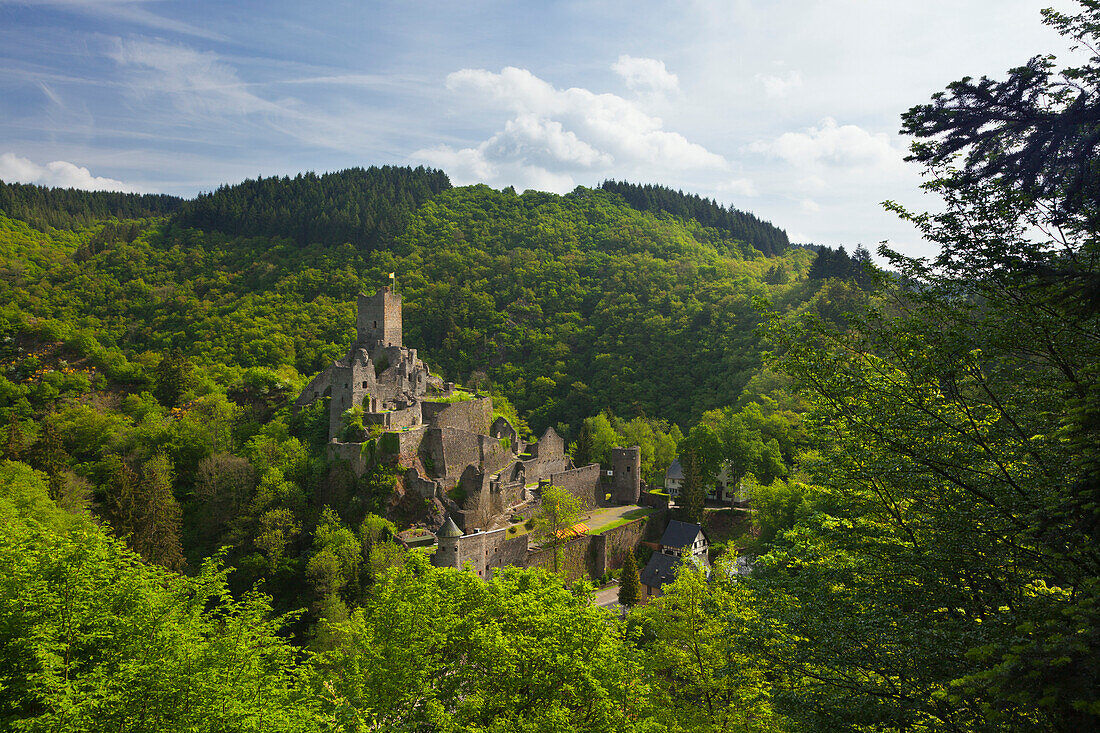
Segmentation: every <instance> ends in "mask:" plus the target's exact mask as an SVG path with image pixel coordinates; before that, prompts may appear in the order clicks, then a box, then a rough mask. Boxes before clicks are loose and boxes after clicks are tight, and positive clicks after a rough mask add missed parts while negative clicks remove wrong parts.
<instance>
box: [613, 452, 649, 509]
mask: <svg viewBox="0 0 1100 733" xmlns="http://www.w3.org/2000/svg"><path fill="white" fill-rule="evenodd" d="M611 467H612V469H613V471H614V474H613V477H612V479H611V498H612V499H613V500H614V501H615V502H617V503H619V504H637V503H638V500H639V497H640V495H641V490H642V450H641V448H639V447H638V446H636V445H635V446H631V447H630V448H612V449H611Z"/></svg>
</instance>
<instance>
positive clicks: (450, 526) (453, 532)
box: [435, 515, 462, 538]
mask: <svg viewBox="0 0 1100 733" xmlns="http://www.w3.org/2000/svg"><path fill="white" fill-rule="evenodd" d="M435 536H436V537H447V538H454V537H461V536H462V530H461V529H459V528H458V525H457V524H455V520H453V519H451V517H450V515H447V521H446V522H444V523H443V526H442V527H440V528H439V531H438V532H436V533H435Z"/></svg>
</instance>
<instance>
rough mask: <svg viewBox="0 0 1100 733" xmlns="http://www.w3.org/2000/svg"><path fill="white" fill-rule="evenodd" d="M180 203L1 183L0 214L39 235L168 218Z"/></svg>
mask: <svg viewBox="0 0 1100 733" xmlns="http://www.w3.org/2000/svg"><path fill="white" fill-rule="evenodd" d="M182 205H183V199H181V198H179V197H177V196H168V195H166V194H138V193H119V192H117V191H80V190H77V189H75V188H46V187H44V186H34V185H30V184H24V183H5V182H3V181H0V212H3V213H4V214H7V215H8V216H9V217H11V218H13V219H21V220H22V221H25V222H27V223H28V224H30V225H31V226H32V227H34V228H35V229H38V230H39V231H46V230H47V229H49V228H50V227H54V228H57V229H76V228H78V227H82V226H87V225H89V224H92V223H94V222H96V221H101V220H103V219H111V218H115V219H142V218H145V217H150V216H162V215H164V214H170V213H172V212H174V211H176V210H178V209H179V208H180V206H182Z"/></svg>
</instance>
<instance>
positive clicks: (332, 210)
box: [176, 166, 451, 249]
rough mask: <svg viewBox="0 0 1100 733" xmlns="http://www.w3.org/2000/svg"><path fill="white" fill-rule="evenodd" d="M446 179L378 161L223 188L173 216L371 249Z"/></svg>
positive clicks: (229, 229)
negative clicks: (384, 164)
mask: <svg viewBox="0 0 1100 733" xmlns="http://www.w3.org/2000/svg"><path fill="white" fill-rule="evenodd" d="M450 187H451V181H450V179H448V178H447V174H446V173H444V172H443V171H439V170H432V169H428V168H423V167H419V168H399V167H395V166H382V167H375V166H371V167H370V168H366V169H363V168H349V169H347V170H342V171H338V172H335V173H325V174H323V175H317V174H316V173H299V174H298V175H297V176H295V177H294V178H286V177H284V178H279V177H272V178H257V179H255V180H251V179H250V180H247V181H244V182H243V183H239V184H237V185H233V186H221V187H220V188H218V190H216V191H214V192H213V193H208V194H202V195H200V196H199V197H198V198H196V199H194V200H193V201H188V202H187V203H186V204H184V206H183V208H182V210H181V211H180V212H179V214H178V215H177V217H176V222H177V223H178V224H179V225H180V226H184V227H196V228H198V229H205V230H208V231H218V232H222V233H224V234H230V235H245V236H267V237H290V238H291V239H293V240H294V241H295V242H297V243H298V244H299V245H303V246H304V245H307V244H325V245H337V244H344V243H345V242H348V243H351V244H352V245H354V246H356V247H359V248H363V249H371V248H374V247H378V246H381V245H383V244H385V243H387V242H389V241H390V240H391V239H392V238H393V237H394V236H395V235H396V234H398V233H399V232H400V230H401V226H402V222H403V220H404V219H405V218H406V217H407V216H408V215H409V214H410V213H411V212H412V211H414V210H415V209H416V208H417V207H419V206H420V205H421V204H422V203H424V202H425V201H427V200H428V199H430V198H431V197H432V196H434V195H436V194H438V193H440V192H441V191H446V190H447V189H449V188H450Z"/></svg>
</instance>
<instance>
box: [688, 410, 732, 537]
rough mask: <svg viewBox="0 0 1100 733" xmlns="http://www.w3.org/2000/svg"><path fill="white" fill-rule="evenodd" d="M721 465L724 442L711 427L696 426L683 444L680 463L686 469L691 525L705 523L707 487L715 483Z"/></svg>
mask: <svg viewBox="0 0 1100 733" xmlns="http://www.w3.org/2000/svg"><path fill="white" fill-rule="evenodd" d="M721 462H722V441H721V439H720V438H719V437H718V434H717V433H715V431H714V430H713V429H711V428H710V426H708V425H705V424H699V425H696V426H695V427H693V428H692V429H691V431H690V432H689V433H688V434H687V436H686V437H685V438H684V439H683V440H682V441H680V464H681V465H682V466H683V469H684V486H683V489H682V491H683V496H684V516H685V518H686V519H687V521H689V522H693V523H695V524H700V523H702V521H703V507H704V505H705V502H706V494H707V488H708V487H709V486H711V485H712V484H713V483H714V480H715V478H716V477H717V476H718V471H719V469H720V467H721Z"/></svg>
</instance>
